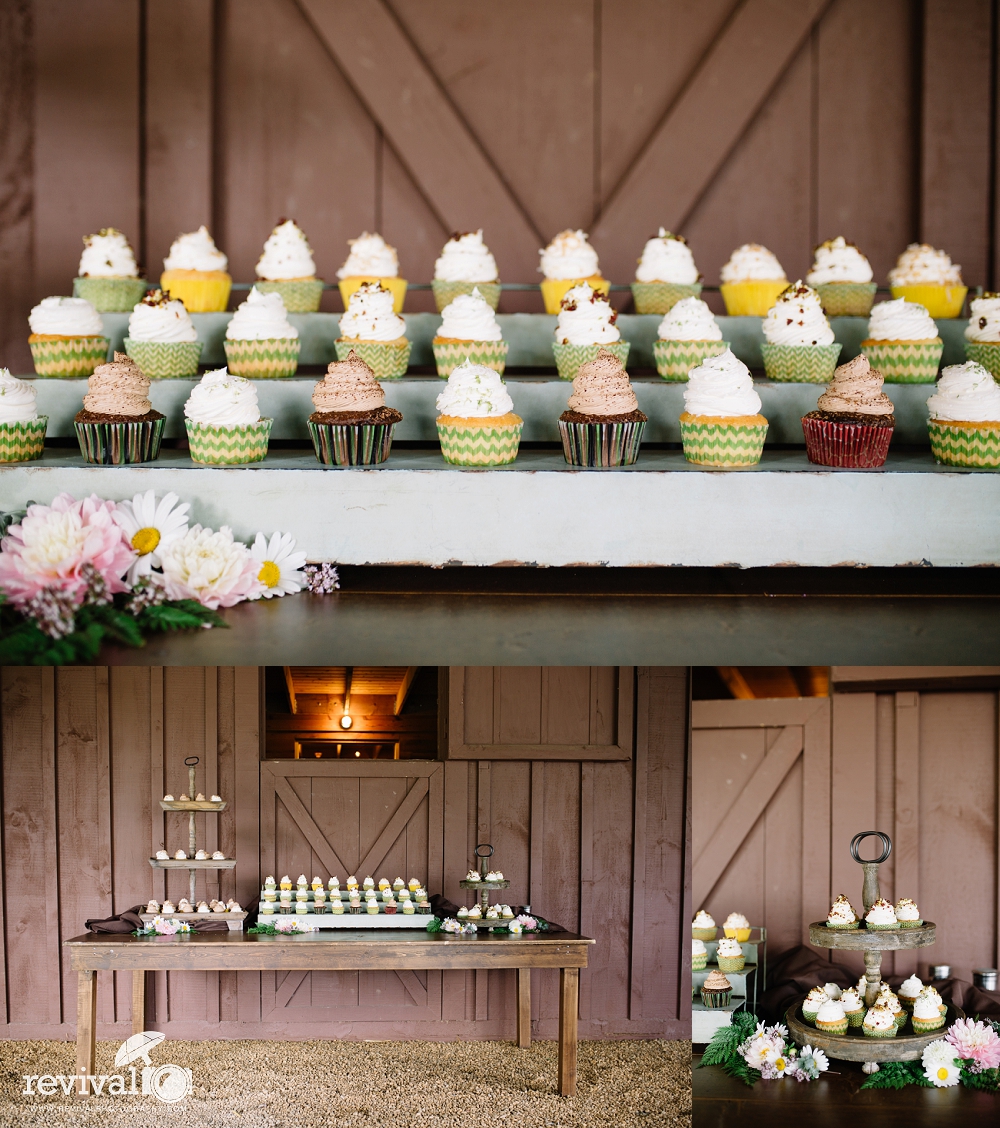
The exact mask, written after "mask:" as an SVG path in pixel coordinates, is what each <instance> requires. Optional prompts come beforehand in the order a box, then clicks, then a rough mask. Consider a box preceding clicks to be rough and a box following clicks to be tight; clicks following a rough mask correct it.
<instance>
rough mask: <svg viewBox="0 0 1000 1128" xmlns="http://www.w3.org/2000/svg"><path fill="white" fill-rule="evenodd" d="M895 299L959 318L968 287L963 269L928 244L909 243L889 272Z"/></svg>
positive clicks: (931, 311)
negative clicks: (963, 278) (964, 279)
mask: <svg viewBox="0 0 1000 1128" xmlns="http://www.w3.org/2000/svg"><path fill="white" fill-rule="evenodd" d="M889 285H890V287H891V288H892V296H893V297H894V298H906V299H907V300H908V301H911V302H919V303H920V305H922V306H924V307H925V309H926V310H927V312H928V313H929V314H930V315H931V317H940V318H951V317H959V316H960V315H961V313H962V306H963V305H964V304H965V295H966V294H967V293H968V292H969V290H968V287H967V286H965V285H963V283H962V268H961V267H960V266H958V265H956V264H955V263H953V262H952V261H951V258H950V257H949V256H948V255H947V254H946V253H945V252H944V251H939V250H936V249H935V248H934V247H931V246H929V245H928V244H927V243H911V244H910V245H909V246H908V247H907V248H906V250H905V251H903V253H902V254H901V255H900V256H899V258H898V259H897V260H896V265H895V267H894V268H893V269H892V270H890V271H889Z"/></svg>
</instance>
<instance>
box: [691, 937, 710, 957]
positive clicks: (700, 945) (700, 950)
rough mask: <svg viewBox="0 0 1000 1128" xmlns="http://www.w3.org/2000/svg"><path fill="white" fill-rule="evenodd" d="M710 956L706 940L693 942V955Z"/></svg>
mask: <svg viewBox="0 0 1000 1128" xmlns="http://www.w3.org/2000/svg"><path fill="white" fill-rule="evenodd" d="M707 954H708V949H707V948H706V947H705V942H704V940H698V939H694V940H692V941H691V955H692V956H704V955H707Z"/></svg>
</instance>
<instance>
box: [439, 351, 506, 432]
mask: <svg viewBox="0 0 1000 1128" xmlns="http://www.w3.org/2000/svg"><path fill="white" fill-rule="evenodd" d="M437 409H438V411H439V412H440V413H441V414H442V415H454V416H457V417H459V418H461V419H486V418H492V417H494V416H499V415H506V414H507V413H508V412H510V411H513V410H514V402H513V400H512V399H511V398H510V395H509V393H508V392H507V388H506V386H505V385H504V382H503V380H501V379H500V374H499V373H498V372H494V370H493V369H492V368H487V367H486V366H485V365H482V364H473V363H472V362H471V361H469V360H465V361H463V362H462V363H461V364H460V365H459V366H458V367H457V368H456V369H455V371H454V372H452V374H451V375H450V376H449V377H448V383H447V384H446V385H445V386H444V388H442V390H441V394H440V395H439V396H438V398H437Z"/></svg>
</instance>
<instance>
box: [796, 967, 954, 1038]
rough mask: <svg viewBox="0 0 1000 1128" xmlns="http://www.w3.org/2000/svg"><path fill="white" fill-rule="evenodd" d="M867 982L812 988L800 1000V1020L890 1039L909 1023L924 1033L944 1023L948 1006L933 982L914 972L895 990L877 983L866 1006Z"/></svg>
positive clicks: (839, 1031)
mask: <svg viewBox="0 0 1000 1128" xmlns="http://www.w3.org/2000/svg"><path fill="white" fill-rule="evenodd" d="M867 990H868V981H867V980H866V979H865V977H864V976H862V977H861V978H860V979H859V980H858V983H857V986H856V987H848V988H846V989H844V990H841V989H840V987H838V986H837V984H836V983H826V984H824V985H823V986H821V987H819V986H817V987H813V988H812V989H811V990H810V991H809V993H808V994H807V995H806V997H805V999H804V1000H803V1002H802V1017H803V1019H804V1020H805V1021H806V1022H807V1023H809V1024H810V1025H813V1026H815V1027H816V1029H817V1030H821V1031H823V1032H824V1033H826V1034H841V1035H842V1034H846V1033H847V1032H848V1030H849V1029H850V1028H852V1027H853V1028H855V1029H857V1028H858V1027H860V1028H861V1031H862V1033H863V1034H865V1035H867V1036H868V1037H871V1038H892V1037H894V1036H895V1035H896V1034H897V1033H898V1031H900V1030H901V1029H902V1028H903V1027H904V1026H905V1025H906V1024H907V1022H909V1023H910V1024H911V1025H912V1027H913V1031H914V1033H917V1034H927V1033H930V1032H931V1031H933V1030H937V1029H939V1028H940V1027H941V1026H943V1025H944V1021H945V1015H946V1014H947V1010H948V1008H947V1006H946V1004H945V1003H944V1001H943V999H942V998H941V996H940V995H939V994H938V992H937V990H936V988H935V987H934V986H933V985H932V984H926V985H925V984H924V983H923V982H922V981H921V980H920V978H919V977H918V976H917V975H911V976H910V977H909V978H908V979H906V980H904V981H903V983H902V984H901V986H900V988H899V990H898V992H896V991H893V990H892V988H891V987H890V986H889V984H888V983H885V982H881V983H879V984H878V986H877V994H876V997H875V1002H874V1004H873V1005H872V1006H871V1007H869V1006H867V1005H866V1002H865V999H866V997H867Z"/></svg>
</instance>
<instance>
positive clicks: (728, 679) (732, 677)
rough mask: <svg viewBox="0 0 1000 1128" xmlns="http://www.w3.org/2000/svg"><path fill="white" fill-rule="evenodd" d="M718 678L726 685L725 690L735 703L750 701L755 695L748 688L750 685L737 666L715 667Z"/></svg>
mask: <svg viewBox="0 0 1000 1128" xmlns="http://www.w3.org/2000/svg"><path fill="white" fill-rule="evenodd" d="M715 668H716V670H718V672H719V677H720V678H722V680H723V681H724V682H725V683H726V689H728V690H729V692H730V693H731V694H732V695H733V697H735V698H736V700H737V701H752V700H753V699H754V698H755V697H756V696H757V694H756V693H754V691H753V690H752V689H751V688H750V683H749V682H748V681H747V679H746V678H745V677H744V676H743V674H742V672H741V671H740V668H739V666H716V667H715Z"/></svg>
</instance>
